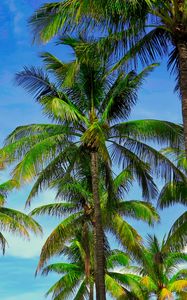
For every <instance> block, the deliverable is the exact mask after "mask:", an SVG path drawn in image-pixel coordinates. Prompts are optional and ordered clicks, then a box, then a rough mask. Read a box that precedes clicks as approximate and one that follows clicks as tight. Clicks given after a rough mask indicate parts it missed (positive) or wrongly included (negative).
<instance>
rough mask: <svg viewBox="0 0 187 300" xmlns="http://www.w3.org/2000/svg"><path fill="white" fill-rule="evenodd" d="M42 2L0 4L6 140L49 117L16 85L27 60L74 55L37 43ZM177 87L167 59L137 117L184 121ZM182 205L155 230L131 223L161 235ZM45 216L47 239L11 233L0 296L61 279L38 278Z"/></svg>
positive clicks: (36, 299) (29, 293)
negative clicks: (34, 27) (35, 17)
mask: <svg viewBox="0 0 187 300" xmlns="http://www.w3.org/2000/svg"><path fill="white" fill-rule="evenodd" d="M18 2H19V3H18ZM42 3H44V1H43V0H32V1H30V0H19V1H16V0H2V1H1V4H0V53H1V60H0V116H1V117H0V143H1V145H2V143H3V140H4V139H5V137H6V135H7V134H8V133H10V132H11V130H13V129H14V128H15V127H16V126H18V125H21V124H29V123H37V122H43V121H44V120H45V119H44V117H43V116H42V114H41V111H40V108H39V106H38V105H37V104H36V103H34V101H33V99H32V97H30V96H29V95H28V94H26V93H25V92H24V91H23V90H22V89H21V88H18V87H16V86H15V85H14V83H13V78H14V74H15V73H16V72H17V71H20V70H21V69H22V67H23V66H24V65H26V66H29V65H35V66H37V65H40V60H39V58H38V53H39V52H41V51H44V50H45V51H46V50H47V51H51V52H53V53H55V54H57V55H59V56H60V57H61V58H63V59H68V57H70V55H71V54H70V53H69V52H68V49H67V48H62V47H60V46H58V47H54V45H53V44H52V43H51V44H50V45H45V46H39V45H32V37H31V33H30V31H29V28H28V26H27V19H28V17H29V16H30V15H31V14H32V12H33V10H34V9H35V8H36V7H38V6H39V5H40V4H42ZM173 88H174V80H173V78H172V77H170V75H169V73H168V72H167V70H166V63H165V62H164V61H163V62H162V64H161V66H160V67H159V68H157V69H156V70H155V71H154V72H153V73H152V74H151V75H150V76H149V78H148V79H147V80H146V82H145V84H144V86H143V88H142V89H141V91H140V93H139V102H138V104H137V106H136V107H135V109H134V111H133V114H132V118H133V119H143V118H157V119H165V120H170V121H173V122H178V123H180V122H181V111H180V100H179V99H178V97H177V95H176V94H174V93H173ZM6 178H8V177H7V174H4V173H1V174H0V179H1V181H2V182H3V180H5V179H6ZM29 189H30V187H29V186H25V187H24V188H23V189H22V190H20V191H16V192H15V193H12V194H11V195H10V197H9V199H8V206H10V207H14V208H17V209H21V210H23V207H24V203H25V199H26V196H27V194H28V192H29ZM128 197H129V198H130V197H131V198H134V199H139V198H140V195H139V194H138V193H137V189H136V188H135V189H134V190H132V191H131V193H130V195H129V196H128ZM53 198H54V194H53V192H51V191H46V192H45V193H42V194H41V195H39V196H38V198H37V199H36V200H35V202H34V205H35V206H37V205H39V204H41V203H49V202H52V200H53ZM32 208H33V207H32ZM183 209H184V208H182V207H180V206H175V207H174V208H170V209H169V210H167V212H166V211H163V212H162V213H161V216H162V219H161V223H160V224H159V225H156V226H155V228H154V229H149V228H148V227H147V226H145V225H143V224H142V223H141V224H140V222H139V223H137V222H132V224H133V225H134V226H136V227H137V228H141V231H140V233H141V234H143V235H145V233H146V232H149V231H154V232H157V233H158V234H159V236H162V235H163V234H164V232H167V231H168V229H169V227H170V225H171V224H172V222H173V221H174V220H175V218H176V217H178V216H179V215H180V214H181V213H182V210H183ZM40 221H41V224H42V225H43V226H44V237H43V238H40V237H38V238H35V237H31V241H30V242H27V241H22V240H21V239H20V238H18V237H16V236H12V235H10V234H6V236H7V238H8V241H9V248H8V249H7V253H6V255H5V256H4V257H3V256H1V257H0V260H1V268H0V282H1V284H0V297H1V299H3V300H17V299H19V300H25V299H27V300H43V299H44V294H45V292H46V291H47V289H48V288H49V287H50V285H51V284H52V283H53V282H54V280H55V279H56V277H55V276H52V275H51V276H49V277H48V278H41V277H40V276H39V277H37V278H35V277H34V272H35V268H36V266H37V260H38V255H39V253H40V249H41V246H42V243H43V241H44V240H45V238H46V237H47V235H48V234H49V233H50V231H51V230H52V228H53V227H54V226H55V224H57V220H55V219H54V220H51V219H47V218H45V219H44V218H43V219H41V220H40ZM46 224H47V226H46ZM140 225H141V226H140Z"/></svg>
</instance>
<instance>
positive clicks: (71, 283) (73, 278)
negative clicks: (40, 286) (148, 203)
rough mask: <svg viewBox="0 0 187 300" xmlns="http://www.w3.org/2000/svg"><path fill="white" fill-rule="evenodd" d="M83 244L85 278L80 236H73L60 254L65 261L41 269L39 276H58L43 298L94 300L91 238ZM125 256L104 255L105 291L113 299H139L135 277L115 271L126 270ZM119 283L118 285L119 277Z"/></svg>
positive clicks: (115, 253)
mask: <svg viewBox="0 0 187 300" xmlns="http://www.w3.org/2000/svg"><path fill="white" fill-rule="evenodd" d="M87 243H88V246H89V249H90V253H91V259H90V260H89V261H90V274H89V278H87V274H86V269H85V260H86V252H87V251H86V250H85V243H84V239H83V238H82V234H80V233H79V234H78V233H77V235H76V237H75V238H74V239H72V240H71V241H70V242H69V243H68V245H65V246H64V247H63V249H62V251H61V255H63V258H65V259H67V260H68V262H65V263H64V262H61V263H53V264H50V265H48V266H46V267H45V268H43V270H42V275H48V274H49V273H50V272H55V273H57V274H60V275H61V276H62V277H61V278H60V279H59V280H58V281H57V282H56V283H55V284H54V285H53V286H52V287H51V288H50V289H49V291H48V292H47V294H46V295H49V294H52V298H53V299H54V300H57V299H74V300H75V299H76V300H78V299H89V300H93V299H94V253H93V235H89V238H88V239H87ZM129 263H130V259H129V257H128V256H127V255H126V254H125V253H124V252H122V251H120V250H109V249H108V250H107V255H106V274H105V284H106V291H107V293H109V294H110V295H111V296H112V297H114V298H115V299H134V300H135V299H137V300H138V299H143V298H142V297H143V294H142V291H141V288H140V284H139V277H138V276H136V275H134V274H133V273H132V274H131V273H130V271H129V273H127V274H123V276H121V273H120V272H118V270H119V268H122V267H123V268H124V267H129ZM117 277H119V278H120V277H121V282H120V283H119V282H118V281H119V278H117Z"/></svg>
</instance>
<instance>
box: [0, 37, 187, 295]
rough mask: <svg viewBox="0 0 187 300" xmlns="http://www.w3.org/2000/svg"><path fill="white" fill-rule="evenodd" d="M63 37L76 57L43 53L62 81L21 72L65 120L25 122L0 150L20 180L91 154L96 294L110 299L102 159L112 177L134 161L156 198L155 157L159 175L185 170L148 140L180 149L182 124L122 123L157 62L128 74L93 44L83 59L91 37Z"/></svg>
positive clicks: (49, 109)
mask: <svg viewBox="0 0 187 300" xmlns="http://www.w3.org/2000/svg"><path fill="white" fill-rule="evenodd" d="M61 42H62V41H61ZM63 43H64V44H66V45H69V46H71V47H72V48H73V50H74V51H75V54H76V59H75V60H74V61H72V62H69V63H64V62H62V61H60V60H59V59H58V58H56V57H54V56H53V55H52V54H49V53H44V54H43V55H42V57H43V60H44V63H45V64H46V67H47V69H48V71H50V72H52V73H53V75H54V76H55V77H56V84H55V83H52V82H51V81H50V79H49V76H48V74H47V73H45V72H44V71H43V70H41V69H37V68H34V67H31V68H25V69H24V70H23V71H22V72H20V73H19V74H17V76H16V80H17V83H18V84H19V85H22V86H23V87H24V88H25V89H26V90H28V91H29V92H31V93H32V94H34V97H35V99H36V100H37V101H38V102H39V103H40V104H41V106H42V108H43V111H44V113H45V114H46V115H48V116H49V117H50V118H51V119H52V120H53V121H54V122H56V123H58V124H52V125H50V124H33V125H26V126H21V127H18V128H17V129H15V131H13V132H12V133H11V134H10V136H9V137H8V138H7V140H6V143H5V147H3V149H2V150H1V151H0V154H1V157H2V158H1V160H2V161H5V162H8V163H13V162H14V163H15V162H18V164H17V165H16V167H15V168H14V170H13V179H14V180H17V181H18V182H19V184H20V183H23V182H27V181H29V180H31V179H33V178H35V177H37V176H38V175H39V174H40V175H41V176H43V178H46V177H47V176H53V174H55V172H57V169H58V168H59V167H60V168H61V167H62V168H63V167H64V168H65V169H66V167H67V166H68V168H67V169H66V172H71V170H73V169H75V167H76V162H77V159H80V157H82V155H88V156H89V158H90V165H91V180H92V192H93V199H94V215H95V236H96V240H95V253H96V262H95V263H96V267H95V270H96V272H95V275H96V287H97V288H96V290H97V293H99V294H100V296H99V294H98V295H97V298H98V299H102V300H103V299H105V296H104V295H105V288H104V252H103V250H102V249H104V245H103V243H104V239H103V229H102V220H101V210H100V199H99V190H98V171H99V170H98V163H99V162H98V160H101V159H102V160H103V162H104V166H105V168H104V170H105V171H104V172H105V174H106V177H107V174H108V170H109V166H110V165H111V163H112V162H113V163H116V164H118V165H120V166H121V167H122V168H123V169H124V168H125V166H129V167H130V168H131V170H132V173H133V174H134V175H135V176H136V178H137V180H138V182H139V183H140V185H141V187H142V190H143V196H144V197H146V198H147V199H148V198H151V197H155V194H156V189H155V185H154V183H153V180H152V176H151V174H150V173H151V169H150V166H149V163H150V162H151V167H152V168H153V170H154V171H155V172H156V173H157V175H159V176H160V175H161V177H163V178H165V179H166V180H167V179H168V178H170V177H174V178H175V177H178V176H183V174H182V173H181V172H180V171H179V170H178V169H177V168H176V167H175V166H174V164H172V163H171V162H170V161H169V160H168V159H167V158H166V157H164V155H162V154H161V153H159V152H158V151H156V150H155V149H154V148H153V147H151V146H150V145H148V144H146V141H148V140H149V141H150V142H151V141H153V142H155V141H159V142H161V143H162V142H164V143H166V144H167V145H171V146H175V147H179V145H180V143H181V140H182V128H181V126H178V125H176V124H173V123H171V122H165V121H158V120H141V121H129V122H128V121H126V122H123V121H122V119H125V120H126V119H127V118H128V116H129V114H130V112H131V108H132V107H133V105H134V104H135V103H136V101H137V91H138V89H139V87H140V86H141V84H142V82H143V79H144V78H145V77H146V76H147V75H148V73H149V72H150V71H151V70H152V69H153V68H154V65H151V66H149V67H147V68H145V69H144V70H143V71H142V72H141V73H139V74H136V73H135V72H134V71H130V72H129V73H126V72H125V68H123V69H120V70H119V71H116V70H114V71H113V72H112V71H111V60H110V57H109V56H108V55H107V56H106V55H105V57H102V56H101V54H100V52H98V51H97V49H95V50H94V49H93V53H92V59H90V57H89V54H88V56H86V55H85V58H84V61H82V62H81V60H80V59H79V57H80V56H81V58H82V53H83V52H82V51H84V49H85V48H86V47H87V46H90V43H89V42H88V41H84V40H83V39H82V38H79V39H76V38H66V39H65V38H64V39H63ZM93 45H94V44H93ZM76 145H78V147H76ZM49 174H50V175H49ZM101 295H102V296H101Z"/></svg>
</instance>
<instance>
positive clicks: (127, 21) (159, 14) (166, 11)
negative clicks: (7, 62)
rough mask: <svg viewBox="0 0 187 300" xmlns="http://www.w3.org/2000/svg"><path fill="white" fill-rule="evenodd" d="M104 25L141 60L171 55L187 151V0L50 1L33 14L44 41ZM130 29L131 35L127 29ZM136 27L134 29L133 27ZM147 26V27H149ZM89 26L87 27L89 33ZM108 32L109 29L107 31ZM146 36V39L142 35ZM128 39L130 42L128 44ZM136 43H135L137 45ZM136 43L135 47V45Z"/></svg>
mask: <svg viewBox="0 0 187 300" xmlns="http://www.w3.org/2000/svg"><path fill="white" fill-rule="evenodd" d="M93 20H94V21H95V23H96V24H95V25H96V28H98V25H100V27H101V26H104V27H105V29H108V30H109V31H110V32H111V29H112V30H114V31H115V32H116V31H117V34H116V35H115V36H114V35H112V36H111V37H110V38H112V40H114V43H115V44H116V42H117V40H121V41H122V42H123V44H124V43H125V47H127V46H128V45H129V44H130V45H131V46H132V48H131V49H130V51H131V52H132V53H133V54H135V53H137V52H138V53H139V55H140V57H141V61H143V62H146V63H147V62H148V61H149V59H151V60H155V58H156V56H158V55H159V56H163V55H166V54H168V55H169V60H168V66H169V67H170V66H172V70H173V71H176V75H177V76H176V79H177V87H178V88H179V87H180V93H181V97H182V115H183V124H184V134H185V148H186V154H187V59H186V58H187V43H186V40H187V2H186V0H156V1H155V0H141V1H136V0H134V1H130V3H129V1H120V2H119V1H118V0H116V1H110V0H107V1H106V0H105V1H97V0H94V1H91V2H90V1H87V0H85V1H80V0H71V1H70V0H67V1H58V2H55V3H47V4H44V5H43V6H42V7H40V8H39V9H38V10H37V11H36V12H35V13H34V15H33V16H32V18H31V20H30V23H31V25H32V28H33V31H34V35H35V36H36V37H37V38H38V39H39V40H42V41H44V42H46V41H48V40H50V39H51V38H52V37H54V36H55V35H56V34H58V33H60V32H68V31H70V30H75V28H76V27H78V25H79V24H80V26H79V27H80V28H82V27H83V26H84V27H85V28H88V27H89V24H91V26H92V27H93ZM127 27H129V28H130V32H131V35H130V37H129V36H128V34H126V33H125V31H124V29H126V28H127ZM132 28H133V29H132ZM147 28H148V30H147ZM89 31H90V29H88V32H89ZM105 31H106V30H105ZM142 37H143V38H142ZM127 38H129V41H128V43H126V40H127ZM135 43H137V44H136V46H135ZM134 46H135V47H134Z"/></svg>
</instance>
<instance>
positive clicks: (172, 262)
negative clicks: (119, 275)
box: [139, 236, 187, 300]
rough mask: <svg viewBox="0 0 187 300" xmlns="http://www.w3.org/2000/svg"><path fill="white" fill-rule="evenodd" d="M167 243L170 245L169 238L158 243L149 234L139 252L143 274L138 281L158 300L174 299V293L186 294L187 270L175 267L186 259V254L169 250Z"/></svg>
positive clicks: (154, 237)
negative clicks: (145, 244)
mask: <svg viewBox="0 0 187 300" xmlns="http://www.w3.org/2000/svg"><path fill="white" fill-rule="evenodd" d="M168 243H169V245H170V239H167V238H166V239H163V241H162V242H161V243H159V241H158V239H157V238H156V236H149V237H148V246H147V248H142V251H141V254H140V260H139V264H140V265H141V267H140V274H141V275H142V276H143V277H142V279H141V281H140V282H141V284H142V285H144V286H145V287H146V289H147V290H148V291H149V293H150V295H151V294H154V295H156V296H157V299H158V300H166V299H174V295H175V294H177V295H178V296H179V298H180V296H181V297H182V295H184V294H186V287H187V270H186V269H180V270H179V271H176V268H177V266H178V267H180V263H184V262H186V261H187V254H186V253H184V252H180V251H179V252H173V251H171V250H170V248H169V245H168Z"/></svg>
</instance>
